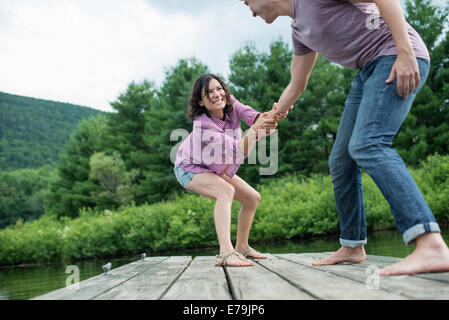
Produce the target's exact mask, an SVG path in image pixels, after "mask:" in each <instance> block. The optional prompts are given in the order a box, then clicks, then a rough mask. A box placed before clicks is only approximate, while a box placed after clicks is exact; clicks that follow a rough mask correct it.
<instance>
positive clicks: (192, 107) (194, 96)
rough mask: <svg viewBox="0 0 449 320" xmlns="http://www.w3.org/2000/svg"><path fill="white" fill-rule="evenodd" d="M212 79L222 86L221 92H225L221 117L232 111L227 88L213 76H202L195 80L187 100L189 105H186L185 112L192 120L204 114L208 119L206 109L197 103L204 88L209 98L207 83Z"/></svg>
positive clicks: (201, 97) (208, 114) (229, 92)
mask: <svg viewBox="0 0 449 320" xmlns="http://www.w3.org/2000/svg"><path fill="white" fill-rule="evenodd" d="M212 79H215V80H217V81H218V82H219V83H220V85H221V86H222V88H223V90H224V91H225V96H226V106H225V108H224V110H223V116H226V114H227V113H228V112H230V111H231V110H232V101H231V91H230V90H229V88H228V86H227V85H226V84H225V83H224V82H223V81H222V80H221V79H220V78H219V77H217V76H216V75H214V74H210V73H208V74H203V75H202V76H200V77H199V78H198V79H196V81H195V83H194V84H193V87H192V92H191V94H190V98H189V104H188V110H187V117H189V118H190V119H192V120H194V119H195V118H196V117H198V116H199V115H201V114H203V113H205V114H206V115H207V116H208V117H209V118H210V116H211V115H210V113H209V111H208V110H207V109H206V107H202V106H200V105H199V102H200V101H201V100H202V99H203V96H202V89H203V88H204V92H205V93H206V95H207V97H208V98H209V93H208V90H209V83H210V81H211V80H212Z"/></svg>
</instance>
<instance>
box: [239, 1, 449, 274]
mask: <svg viewBox="0 0 449 320" xmlns="http://www.w3.org/2000/svg"><path fill="white" fill-rule="evenodd" d="M242 1H244V0H242ZM244 2H245V4H246V5H247V6H248V7H249V9H250V10H251V11H252V14H253V17H260V18H262V19H263V20H265V22H266V23H268V24H270V23H272V22H273V21H274V20H276V18H277V17H279V16H290V17H291V18H292V41H293V47H294V57H293V59H292V63H291V81H290V83H289V85H288V86H287V88H286V89H285V90H284V92H283V93H282V95H281V97H280V98H279V101H278V111H277V112H285V111H286V110H287V109H288V108H289V106H291V105H293V104H294V103H295V102H296V101H297V100H298V99H299V97H300V96H301V94H302V93H303V91H304V90H305V89H306V86H307V82H308V79H309V76H310V74H311V72H312V69H313V67H314V64H315V62H316V59H317V54H321V55H323V56H324V57H326V58H328V59H329V60H331V61H333V62H335V63H338V64H340V65H342V66H344V67H347V68H351V69H359V72H358V73H357V75H356V77H355V79H354V82H353V85H352V88H351V91H350V93H349V95H348V98H347V100H346V103H345V110H344V112H343V115H342V117H341V122H340V126H339V129H338V133H337V138H336V141H335V144H334V147H333V149H332V152H331V155H330V158H329V168H330V173H331V176H332V182H333V185H334V195H335V200H336V204H337V211H338V214H339V218H340V229H341V234H340V244H341V245H342V246H341V248H340V249H339V250H338V251H336V252H334V253H333V254H332V255H330V256H329V257H327V258H324V259H322V260H321V261H317V262H314V263H313V265H315V266H318V265H330V264H336V263H340V262H362V261H364V260H365V258H366V253H365V250H364V245H365V244H366V218H365V211H364V205H363V193H362V182H361V171H360V168H363V169H364V170H365V172H366V173H368V174H369V175H370V176H371V178H372V179H373V180H374V182H375V183H376V185H377V186H378V187H379V189H380V190H381V192H382V194H383V195H384V197H385V198H386V200H387V201H388V202H389V204H390V208H391V211H392V213H393V216H394V218H395V221H396V225H397V227H398V229H399V231H400V232H401V233H402V234H403V239H404V242H405V243H406V244H411V243H415V242H416V249H415V250H414V252H413V253H411V254H410V255H409V256H407V257H406V258H405V259H403V260H401V261H400V262H398V263H396V264H393V265H391V266H388V267H386V268H384V269H381V270H379V271H378V273H379V274H380V275H398V274H415V273H422V272H444V271H449V249H448V247H447V245H446V243H445V242H444V240H443V238H442V237H441V234H440V228H439V226H438V224H437V223H436V221H435V218H434V216H433V214H432V212H431V211H430V208H429V207H428V205H427V203H426V201H425V200H424V197H423V196H422V194H421V192H420V191H419V189H418V187H417V185H416V183H415V181H414V180H413V178H412V176H411V175H410V173H409V171H408V170H407V168H406V167H405V164H404V162H403V161H402V159H401V158H400V156H399V155H398V154H397V152H396V151H395V150H394V149H392V148H390V146H391V144H392V141H393V138H394V137H395V136H396V134H397V132H398V130H399V128H400V127H401V125H402V123H403V121H404V120H405V118H406V116H407V114H408V112H409V110H410V107H411V105H412V102H413V100H414V98H415V96H416V94H417V92H418V91H419V89H420V88H421V87H422V85H423V84H424V82H425V79H426V78H427V75H428V71H429V63H430V58H429V53H428V50H427V48H426V46H425V44H424V42H423V41H422V39H421V37H420V36H419V34H418V33H417V32H416V31H415V30H414V29H413V28H412V27H411V26H410V25H408V24H407V22H406V21H405V18H404V15H403V12H402V8H401V6H400V4H399V1H398V0H373V1H362V0H359V1H351V0H246V1H244Z"/></svg>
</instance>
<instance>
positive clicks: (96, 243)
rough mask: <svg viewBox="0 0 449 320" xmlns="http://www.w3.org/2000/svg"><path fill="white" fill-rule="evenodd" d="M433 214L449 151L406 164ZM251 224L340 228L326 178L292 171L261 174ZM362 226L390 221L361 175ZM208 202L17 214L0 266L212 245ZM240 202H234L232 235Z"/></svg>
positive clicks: (441, 203)
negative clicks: (25, 217)
mask: <svg viewBox="0 0 449 320" xmlns="http://www.w3.org/2000/svg"><path fill="white" fill-rule="evenodd" d="M411 172H412V175H413V176H414V178H415V180H416V182H417V184H418V185H419V186H420V188H421V190H422V191H423V194H424V196H425V197H426V199H427V201H428V203H429V206H430V207H431V209H432V210H433V212H434V214H435V217H436V218H437V221H439V222H444V221H447V220H448V217H449V201H448V197H447V195H448V194H449V156H439V155H435V156H431V157H429V158H428V160H427V161H426V162H425V163H423V165H422V167H421V168H420V169H415V170H411ZM266 181H268V182H267V183H264V184H261V185H259V186H257V187H256V189H257V190H258V191H259V192H260V194H261V199H262V200H261V202H260V205H259V207H258V209H257V212H256V216H255V219H254V224H253V227H252V230H251V235H250V240H251V243H255V242H262V241H266V240H274V239H291V238H300V237H310V236H319V235H327V234H336V233H338V231H339V220H338V216H337V211H336V206H335V200H334V195H333V188H332V181H331V178H330V177H329V176H323V175H314V176H312V177H310V178H304V177H300V176H296V175H292V176H290V177H284V178H278V179H276V178H273V179H269V180H266ZM363 186H364V201H365V207H366V214H367V225H368V227H369V228H370V229H372V228H390V227H394V226H395V223H394V220H393V216H392V214H391V213H390V208H389V205H388V203H387V202H386V201H385V199H384V198H383V196H382V194H381V193H380V191H379V189H378V188H377V187H376V185H375V184H374V182H373V181H372V180H371V178H370V177H368V176H367V175H366V174H364V175H363ZM214 205H215V202H214V201H213V200H210V199H206V198H203V197H200V196H199V195H196V194H193V193H184V194H182V195H177V196H174V200H172V201H167V202H159V203H156V204H152V205H142V206H136V205H134V204H132V205H129V206H124V207H121V208H119V209H117V210H114V211H109V210H104V211H103V210H102V211H94V210H92V209H85V210H82V211H81V212H80V217H79V218H76V219H73V220H72V219H70V218H67V217H64V218H61V219H58V218H57V217H56V216H50V215H44V216H43V217H41V218H40V219H39V220H36V221H32V222H25V223H24V222H22V221H19V222H17V223H16V225H15V226H12V227H8V228H6V229H4V230H1V231H0V265H13V264H20V263H34V262H50V261H58V260H79V259H89V258H100V257H113V256H123V255H130V254H139V253H141V252H149V253H152V252H153V253H154V252H163V251H167V250H170V251H174V250H184V249H188V248H199V247H206V246H217V245H218V241H217V236H216V233H215V225H214V214H213V212H214ZM239 210H240V204H239V203H237V202H234V203H233V206H232V218H233V220H232V221H233V224H232V228H231V231H232V235H233V237H234V238H235V235H236V221H237V216H238V212H239Z"/></svg>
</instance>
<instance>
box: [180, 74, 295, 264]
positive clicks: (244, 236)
mask: <svg viewBox="0 0 449 320" xmlns="http://www.w3.org/2000/svg"><path fill="white" fill-rule="evenodd" d="M285 116H286V113H283V114H280V115H278V116H276V117H275V118H274V119H273V118H272V117H271V116H269V115H268V113H265V114H260V113H259V112H257V111H255V110H254V109H252V108H251V107H249V106H245V105H242V104H241V103H240V102H239V101H237V100H236V99H235V98H234V97H233V96H231V93H230V91H229V89H228V87H227V86H226V85H225V84H224V83H223V81H222V80H221V79H220V78H219V77H217V76H215V75H212V74H205V75H202V76H200V77H199V78H198V79H197V80H196V81H195V83H194V85H193V88H192V92H191V97H190V101H189V117H190V118H191V119H193V120H194V126H193V131H192V133H191V134H190V135H189V137H187V139H186V140H185V141H184V142H183V143H182V144H181V146H180V148H179V150H178V153H177V158H176V162H175V168H174V171H175V174H176V177H177V179H178V181H179V182H180V184H181V185H182V186H183V187H184V188H186V189H187V190H190V191H192V192H195V193H198V194H200V195H202V196H204V197H207V198H211V199H214V200H216V203H215V209H214V219H215V228H216V232H217V236H218V242H219V246H220V254H219V256H218V261H217V265H220V266H234V267H239V266H252V265H253V264H254V263H253V262H252V261H250V260H247V259H246V257H251V258H256V259H263V258H266V256H265V255H263V254H261V253H259V252H258V251H256V250H254V249H253V248H251V247H250V246H249V244H248V237H249V232H250V229H251V225H252V222H253V219H254V215H255V212H256V208H257V206H258V204H259V201H260V194H259V193H258V192H257V191H256V190H254V189H253V188H252V187H251V186H250V185H248V184H247V183H246V182H245V181H244V180H243V179H241V178H240V177H238V176H237V175H236V172H237V170H238V168H239V166H240V164H241V163H243V160H244V158H245V157H246V156H247V155H248V154H249V152H250V151H251V149H252V147H253V146H254V144H255V143H256V141H257V139H258V133H262V132H263V133H264V134H266V133H267V134H268V135H269V134H270V133H271V131H270V130H273V129H275V128H276V125H277V121H278V120H279V119H282V118H285ZM240 119H241V120H243V121H245V122H246V123H247V124H248V125H249V126H251V127H250V129H249V130H248V132H247V133H246V135H245V136H244V137H241V129H240V121H239V120H240ZM258 129H265V130H268V132H266V133H265V130H263V131H259V130H258ZM233 200H237V201H238V202H240V203H241V204H242V208H241V210H240V213H239V218H238V230H237V241H236V246H235V249H234V247H233V245H232V243H231V234H230V233H231V205H232V201H233Z"/></svg>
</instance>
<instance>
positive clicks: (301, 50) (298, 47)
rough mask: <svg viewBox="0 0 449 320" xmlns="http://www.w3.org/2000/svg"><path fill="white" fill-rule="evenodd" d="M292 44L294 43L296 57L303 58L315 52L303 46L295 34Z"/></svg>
mask: <svg viewBox="0 0 449 320" xmlns="http://www.w3.org/2000/svg"><path fill="white" fill-rule="evenodd" d="M292 42H293V52H294V53H295V56H302V55H305V54H307V53H309V52H312V51H313V50H312V49H310V48H309V47H307V46H306V45H305V44H303V43H302V42H301V41H299V40H298V39H296V37H295V35H294V34H293V33H292Z"/></svg>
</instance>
